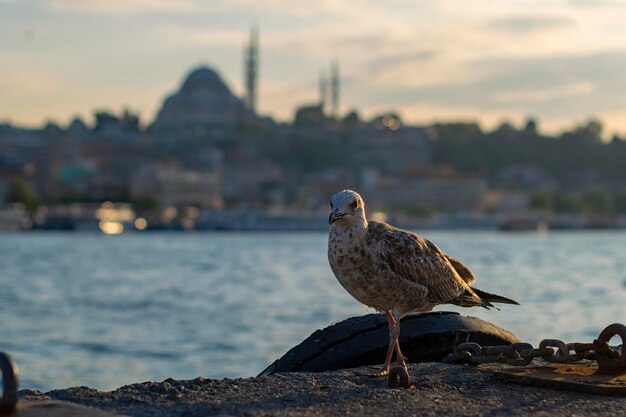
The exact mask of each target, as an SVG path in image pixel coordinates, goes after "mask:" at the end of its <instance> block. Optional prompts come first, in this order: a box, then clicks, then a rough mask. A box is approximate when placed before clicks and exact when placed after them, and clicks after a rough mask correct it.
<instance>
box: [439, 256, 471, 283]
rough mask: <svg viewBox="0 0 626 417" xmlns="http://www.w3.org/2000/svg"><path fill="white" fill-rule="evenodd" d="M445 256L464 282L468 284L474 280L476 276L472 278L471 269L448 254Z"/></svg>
mask: <svg viewBox="0 0 626 417" xmlns="http://www.w3.org/2000/svg"><path fill="white" fill-rule="evenodd" d="M445 257H446V259H447V260H448V261H449V262H450V264H451V265H452V267H453V268H454V269H455V270H456V272H457V273H458V274H459V276H460V277H461V278H462V279H463V281H465V283H466V284H468V285H469V284H471V283H473V282H474V281H476V278H474V274H472V271H470V270H469V269H467V267H466V266H465V265H463V263H462V262H461V261H459V260H458V259H455V258H453V257H452V256H449V255H445Z"/></svg>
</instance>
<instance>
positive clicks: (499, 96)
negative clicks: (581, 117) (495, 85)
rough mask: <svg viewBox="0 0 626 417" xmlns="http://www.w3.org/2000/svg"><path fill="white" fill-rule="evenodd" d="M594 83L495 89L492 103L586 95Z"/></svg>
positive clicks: (538, 100)
mask: <svg viewBox="0 0 626 417" xmlns="http://www.w3.org/2000/svg"><path fill="white" fill-rule="evenodd" d="M593 91H594V85H593V83H591V82H589V81H581V82H575V83H570V84H563V85H555V86H552V87H549V88H535V89H533V88H531V89H516V88H513V89H511V90H508V91H497V92H494V93H493V94H491V99H492V100H493V102H494V103H503V104H506V103H517V104H522V103H523V104H528V103H539V102H543V101H549V100H555V99H560V98H567V97H572V96H581V95H588V94H591V93H593Z"/></svg>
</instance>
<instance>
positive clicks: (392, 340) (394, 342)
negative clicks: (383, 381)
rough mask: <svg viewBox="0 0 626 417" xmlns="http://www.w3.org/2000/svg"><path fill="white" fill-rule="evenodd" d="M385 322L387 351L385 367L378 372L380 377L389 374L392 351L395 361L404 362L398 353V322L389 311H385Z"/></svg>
mask: <svg viewBox="0 0 626 417" xmlns="http://www.w3.org/2000/svg"><path fill="white" fill-rule="evenodd" d="M387 321H388V323H389V348H388V349H387V356H386V357H385V365H383V369H382V371H380V372H379V375H380V376H387V375H388V374H389V368H390V367H391V358H392V357H393V351H394V350H395V351H396V356H397V360H401V361H402V362H404V359H405V358H404V356H402V353H401V352H400V342H398V338H399V337H400V322H399V321H397V320H396V319H395V318H394V317H393V314H391V311H387Z"/></svg>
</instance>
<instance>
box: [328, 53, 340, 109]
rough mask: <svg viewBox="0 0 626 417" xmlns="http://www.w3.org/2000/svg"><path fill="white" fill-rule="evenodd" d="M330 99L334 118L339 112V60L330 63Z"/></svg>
mask: <svg viewBox="0 0 626 417" xmlns="http://www.w3.org/2000/svg"><path fill="white" fill-rule="evenodd" d="M330 89H331V91H330V95H331V97H330V99H331V110H332V116H333V118H334V119H336V118H337V116H338V114H339V62H338V61H333V62H332V63H331V64H330Z"/></svg>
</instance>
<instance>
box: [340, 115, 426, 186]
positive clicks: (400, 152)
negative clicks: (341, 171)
mask: <svg viewBox="0 0 626 417" xmlns="http://www.w3.org/2000/svg"><path fill="white" fill-rule="evenodd" d="M396 123H398V125H396V124H390V125H391V126H392V127H394V129H390V128H386V127H376V126H373V125H372V124H363V125H360V126H358V127H356V128H354V129H352V130H351V131H350V132H349V134H348V137H349V149H350V154H349V155H348V158H349V161H350V162H351V164H352V165H353V166H354V167H355V168H356V169H357V170H365V169H371V168H374V169H376V170H378V171H380V172H381V173H382V174H390V173H395V174H400V173H402V172H405V171H407V170H412V169H416V168H418V169H421V168H424V167H426V166H428V165H430V164H431V161H432V151H431V144H430V140H429V139H428V135H427V134H426V132H425V131H424V129H421V128H418V127H401V126H400V125H399V123H400V122H396ZM396 126H397V128H396Z"/></svg>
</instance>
